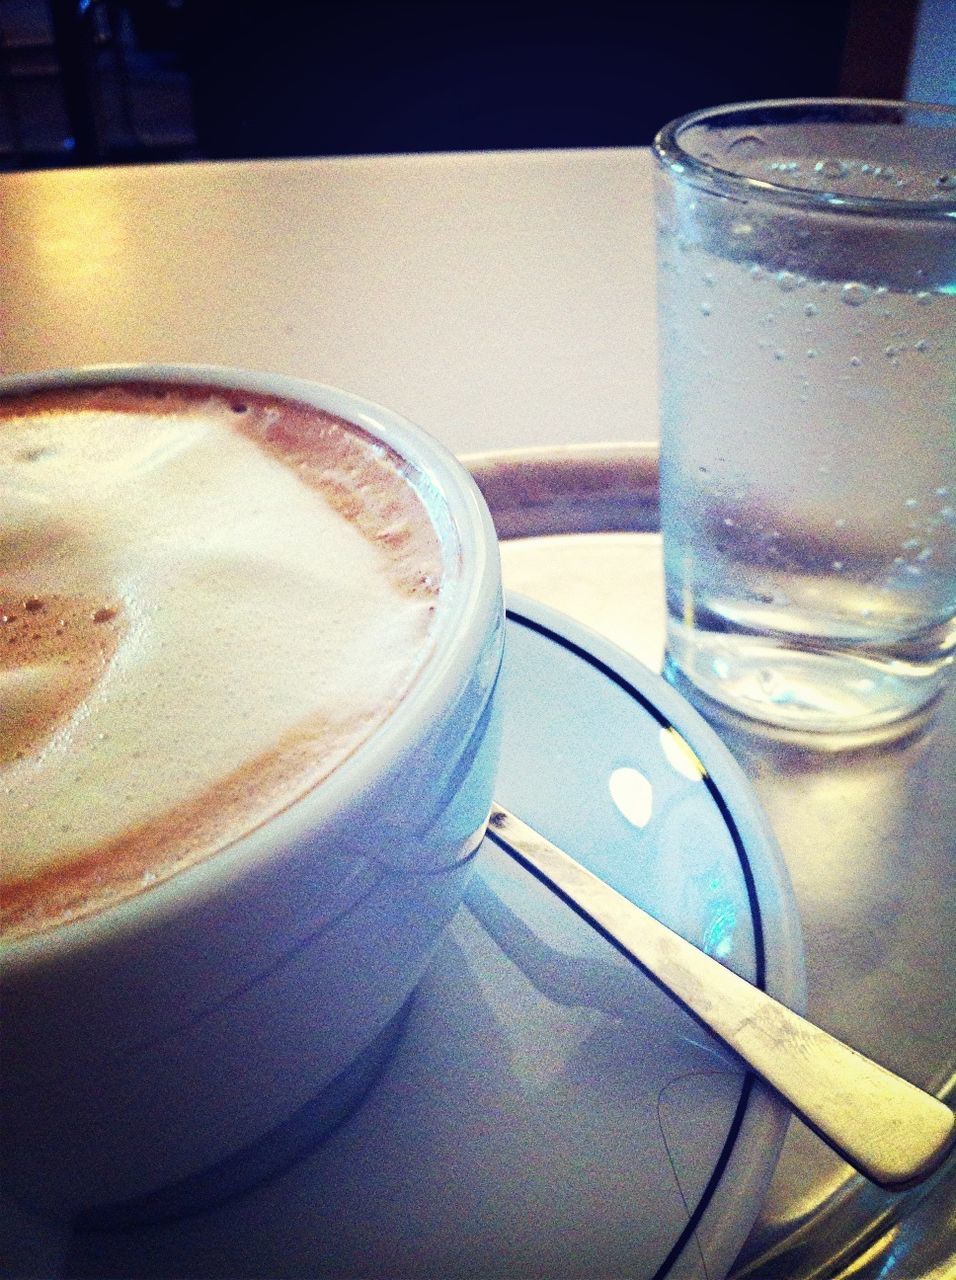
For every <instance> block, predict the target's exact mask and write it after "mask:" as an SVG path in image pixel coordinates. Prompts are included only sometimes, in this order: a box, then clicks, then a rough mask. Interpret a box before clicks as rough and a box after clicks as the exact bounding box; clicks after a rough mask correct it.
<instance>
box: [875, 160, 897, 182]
mask: <svg viewBox="0 0 956 1280" xmlns="http://www.w3.org/2000/svg"><path fill="white" fill-rule="evenodd" d="M873 176H874V178H882V180H883V181H884V182H892V181H893V179H894V178H895V177H896V170H895V169H894V168H893V166H892V165H891V164H884V165H877V166H876V168H875V169H874V170H873Z"/></svg>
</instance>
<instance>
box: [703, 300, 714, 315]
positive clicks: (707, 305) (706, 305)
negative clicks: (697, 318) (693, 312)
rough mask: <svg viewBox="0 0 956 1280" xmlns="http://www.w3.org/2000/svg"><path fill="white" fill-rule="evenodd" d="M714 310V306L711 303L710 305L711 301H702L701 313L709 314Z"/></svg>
mask: <svg viewBox="0 0 956 1280" xmlns="http://www.w3.org/2000/svg"><path fill="white" fill-rule="evenodd" d="M712 310H713V308H712V307H711V305H710V303H709V302H702V303H701V304H700V313H701V315H704V316H709V315H710V313H711V311H712Z"/></svg>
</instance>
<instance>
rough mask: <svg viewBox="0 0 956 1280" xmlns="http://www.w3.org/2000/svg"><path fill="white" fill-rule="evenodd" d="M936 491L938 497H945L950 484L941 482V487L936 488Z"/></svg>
mask: <svg viewBox="0 0 956 1280" xmlns="http://www.w3.org/2000/svg"><path fill="white" fill-rule="evenodd" d="M935 493H936V496H937V498H945V497H946V496H947V495H948V493H949V486H948V485H945V484H941V485H940V486H939V488H938V489H937V490H935Z"/></svg>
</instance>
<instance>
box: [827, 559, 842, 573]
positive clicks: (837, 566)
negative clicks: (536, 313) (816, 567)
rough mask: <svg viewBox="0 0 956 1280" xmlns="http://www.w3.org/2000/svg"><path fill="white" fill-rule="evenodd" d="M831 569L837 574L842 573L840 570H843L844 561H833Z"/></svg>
mask: <svg viewBox="0 0 956 1280" xmlns="http://www.w3.org/2000/svg"><path fill="white" fill-rule="evenodd" d="M830 568H831V569H834V570H835V571H836V572H837V573H839V572H840V570H841V569H842V568H843V561H842V560H834V561H833V563H832V564H831V565H830Z"/></svg>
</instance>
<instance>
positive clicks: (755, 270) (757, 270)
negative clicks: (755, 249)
mask: <svg viewBox="0 0 956 1280" xmlns="http://www.w3.org/2000/svg"><path fill="white" fill-rule="evenodd" d="M762 275H763V267H761V266H758V264H757V263H754V265H753V266H752V267H751V268H750V276H751V279H753V280H759V279H760V277H761V276H762Z"/></svg>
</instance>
